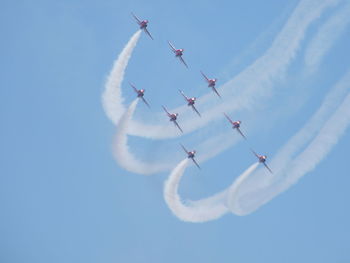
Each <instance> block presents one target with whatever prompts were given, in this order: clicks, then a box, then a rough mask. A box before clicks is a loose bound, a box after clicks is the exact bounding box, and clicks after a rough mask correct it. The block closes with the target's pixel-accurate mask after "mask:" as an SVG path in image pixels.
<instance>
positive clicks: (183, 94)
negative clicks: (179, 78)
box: [179, 90, 188, 102]
mask: <svg viewBox="0 0 350 263" xmlns="http://www.w3.org/2000/svg"><path fill="white" fill-rule="evenodd" d="M179 92H180V93H181V95H182V96H183V97H184V98H185V100H186V101H187V102H188V98H187V96H186V95H185V93H183V91H182V90H179Z"/></svg>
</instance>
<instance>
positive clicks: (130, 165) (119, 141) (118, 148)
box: [113, 98, 172, 175]
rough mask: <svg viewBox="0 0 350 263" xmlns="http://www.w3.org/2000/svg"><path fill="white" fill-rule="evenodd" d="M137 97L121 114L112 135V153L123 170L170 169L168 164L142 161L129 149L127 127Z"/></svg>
mask: <svg viewBox="0 0 350 263" xmlns="http://www.w3.org/2000/svg"><path fill="white" fill-rule="evenodd" d="M138 101H139V99H138V98H137V99H135V100H134V101H133V102H132V103H131V104H130V106H129V108H128V109H127V110H126V111H125V113H124V114H123V115H122V116H121V118H120V121H119V123H118V124H117V132H116V134H115V136H114V143H113V155H114V157H115V160H116V161H117V163H118V164H119V165H120V166H121V167H123V168H124V169H125V170H127V171H130V172H134V173H138V174H144V175H149V174H154V173H159V172H162V171H167V170H170V169H171V167H172V166H171V165H170V164H159V163H151V162H142V161H140V160H138V159H136V157H134V156H133V155H132V154H131V152H130V151H129V146H128V135H127V129H128V125H129V122H130V119H131V117H132V115H133V113H134V111H135V109H136V106H137V103H138Z"/></svg>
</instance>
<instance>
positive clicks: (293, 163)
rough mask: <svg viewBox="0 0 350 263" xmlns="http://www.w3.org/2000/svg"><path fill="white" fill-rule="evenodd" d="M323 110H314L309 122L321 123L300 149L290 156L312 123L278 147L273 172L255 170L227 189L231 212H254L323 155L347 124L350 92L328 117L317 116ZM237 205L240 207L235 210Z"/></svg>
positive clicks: (313, 165)
mask: <svg viewBox="0 0 350 263" xmlns="http://www.w3.org/2000/svg"><path fill="white" fill-rule="evenodd" d="M323 111H324V108H323V107H321V111H318V112H317V113H316V114H315V116H314V117H315V118H313V126H316V127H318V126H321V128H320V129H319V132H318V134H317V135H316V136H315V137H314V139H313V140H312V141H311V143H309V145H308V146H307V148H306V149H305V150H304V151H303V152H301V153H300V154H299V155H297V156H296V157H295V158H293V154H294V153H295V152H296V151H297V150H300V147H302V146H303V145H304V144H305V142H307V141H308V139H309V136H305V137H304V138H303V135H305V134H307V133H308V132H311V133H312V134H313V133H314V131H315V127H312V126H311V127H310V125H305V127H304V128H303V129H301V130H300V131H299V132H298V134H297V135H296V136H295V137H293V138H292V139H291V140H290V141H289V142H288V143H287V144H286V145H285V146H284V147H283V148H282V150H281V151H280V152H281V156H279V154H277V157H276V158H275V159H274V160H273V161H272V162H271V166H272V167H274V165H273V164H276V166H275V167H274V168H276V170H277V172H276V174H275V175H273V176H266V175H265V176H264V175H263V173H262V172H261V171H260V173H259V172H257V173H256V174H253V175H252V176H251V177H250V178H248V179H247V178H246V179H245V180H242V181H241V183H240V187H238V188H236V189H234V191H233V192H232V193H229V198H230V202H229V204H230V206H229V207H230V209H231V210H232V211H233V212H234V213H237V214H239V215H246V214H249V213H252V212H254V211H255V210H256V209H258V208H259V207H261V206H262V205H264V204H265V203H267V202H268V201H270V200H271V199H273V198H274V197H275V196H277V195H278V194H280V193H282V192H284V191H285V190H287V189H288V188H289V187H291V186H292V185H293V184H295V183H296V182H297V181H298V180H299V179H300V178H301V177H302V176H304V175H305V174H306V173H308V172H310V171H312V170H313V169H314V168H315V167H316V166H317V164H318V163H319V162H320V161H322V160H323V159H324V158H325V157H326V155H327V154H328V153H329V152H330V150H331V149H332V147H333V146H334V145H335V144H336V143H337V141H338V140H339V138H340V137H341V136H342V134H343V133H344V132H345V129H346V128H347V127H348V125H349V124H350V94H348V95H347V96H346V98H345V99H344V101H343V102H342V103H341V105H340V106H339V107H338V108H337V109H336V110H335V112H334V113H333V115H331V117H330V118H328V120H324V119H323V120H322V119H319V117H321V116H322V115H327V114H325V112H323ZM315 120H318V121H319V123H316V122H315ZM320 124H321V125H320ZM311 136H312V135H311ZM295 143H296V144H297V145H295ZM237 207H239V208H240V209H239V210H237V209H236V208H237Z"/></svg>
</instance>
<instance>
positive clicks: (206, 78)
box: [201, 71, 209, 82]
mask: <svg viewBox="0 0 350 263" xmlns="http://www.w3.org/2000/svg"><path fill="white" fill-rule="evenodd" d="M201 74H202V76H203V77H204V78H205V80H206V81H207V82H209V79H208V77H207V76H206V75H205V74H204V73H203V72H202V71H201Z"/></svg>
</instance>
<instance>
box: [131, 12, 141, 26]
mask: <svg viewBox="0 0 350 263" xmlns="http://www.w3.org/2000/svg"><path fill="white" fill-rule="evenodd" d="M131 15H132V16H133V17H134V18H135V20H136V21H137V23H138V24H141V20H140V19H138V17H137V16H136V15H135V14H134V13H131Z"/></svg>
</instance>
